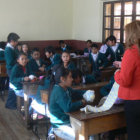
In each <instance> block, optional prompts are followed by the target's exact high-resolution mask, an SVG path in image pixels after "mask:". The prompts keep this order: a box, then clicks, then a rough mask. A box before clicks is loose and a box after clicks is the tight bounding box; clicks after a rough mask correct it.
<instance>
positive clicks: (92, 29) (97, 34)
mask: <svg viewBox="0 0 140 140" xmlns="http://www.w3.org/2000/svg"><path fill="white" fill-rule="evenodd" d="M102 3H103V2H102V1H100V0H74V13H73V38H74V39H78V40H87V39H91V40H92V41H102V19H103V17H102V16H103V14H102V13H103V7H102Z"/></svg>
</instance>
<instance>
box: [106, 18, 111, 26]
mask: <svg viewBox="0 0 140 140" xmlns="http://www.w3.org/2000/svg"><path fill="white" fill-rule="evenodd" d="M110 23H111V18H110V17H106V18H105V28H110Z"/></svg>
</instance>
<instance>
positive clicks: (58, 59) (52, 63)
mask: <svg viewBox="0 0 140 140" xmlns="http://www.w3.org/2000/svg"><path fill="white" fill-rule="evenodd" d="M60 63H61V55H60V54H54V55H53V56H52V57H51V58H50V65H49V66H46V70H50V69H51V68H52V67H53V66H55V65H57V64H60Z"/></svg>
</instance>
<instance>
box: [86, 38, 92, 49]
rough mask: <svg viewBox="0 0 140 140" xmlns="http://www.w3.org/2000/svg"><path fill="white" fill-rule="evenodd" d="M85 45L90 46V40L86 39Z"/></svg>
mask: <svg viewBox="0 0 140 140" xmlns="http://www.w3.org/2000/svg"><path fill="white" fill-rule="evenodd" d="M86 45H87V47H88V48H90V47H91V45H92V41H91V40H87V41H86Z"/></svg>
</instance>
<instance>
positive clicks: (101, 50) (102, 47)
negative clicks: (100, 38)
mask: <svg viewBox="0 0 140 140" xmlns="http://www.w3.org/2000/svg"><path fill="white" fill-rule="evenodd" d="M107 49H108V46H107V45H106V44H103V45H102V46H101V48H100V50H99V52H100V53H103V54H105V53H106V50H107Z"/></svg>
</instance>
